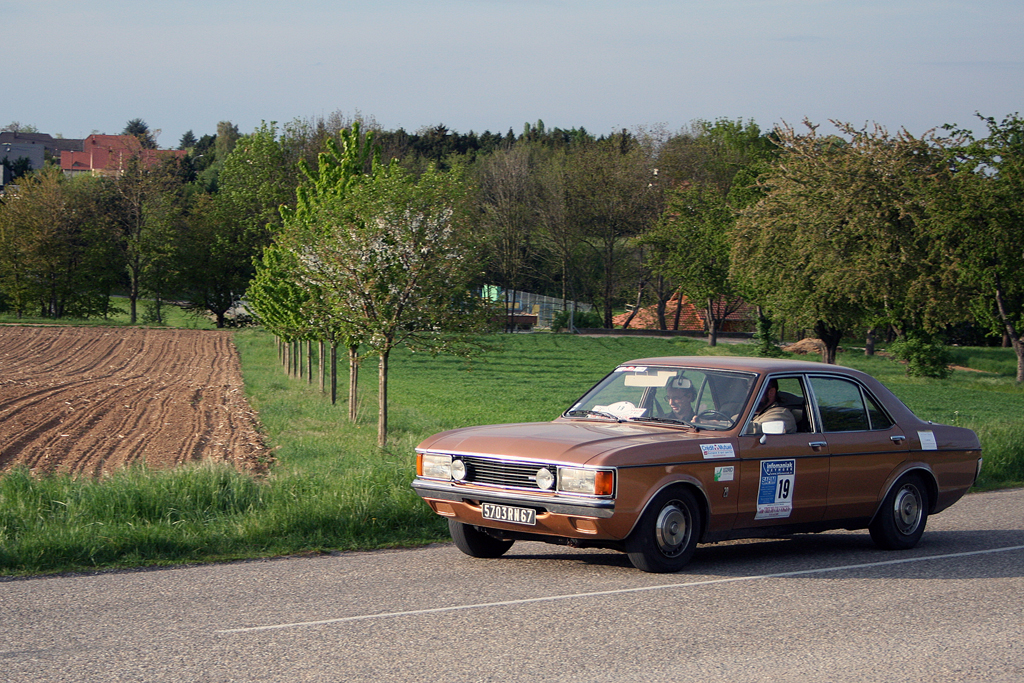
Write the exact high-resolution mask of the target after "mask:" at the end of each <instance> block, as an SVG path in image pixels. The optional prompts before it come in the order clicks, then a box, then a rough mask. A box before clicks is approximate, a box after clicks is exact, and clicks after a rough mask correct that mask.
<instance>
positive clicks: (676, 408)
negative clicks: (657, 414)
mask: <svg viewBox="0 0 1024 683" xmlns="http://www.w3.org/2000/svg"><path fill="white" fill-rule="evenodd" d="M665 398H666V400H667V401H668V406H669V408H670V411H669V413H668V414H667V415H665V417H667V418H671V419H673V420H682V421H684V422H693V401H694V399H695V398H697V392H696V391H694V389H693V384H692V383H691V382H690V380H688V379H686V378H685V377H676V378H675V379H673V380H672V381H671V382H669V385H668V388H667V389H666V390H665Z"/></svg>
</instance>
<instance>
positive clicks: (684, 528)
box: [626, 486, 701, 574]
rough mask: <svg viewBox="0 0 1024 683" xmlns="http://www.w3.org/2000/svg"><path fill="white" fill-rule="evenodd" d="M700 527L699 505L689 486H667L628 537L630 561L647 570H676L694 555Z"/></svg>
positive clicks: (627, 548) (659, 572)
mask: <svg viewBox="0 0 1024 683" xmlns="http://www.w3.org/2000/svg"><path fill="white" fill-rule="evenodd" d="M700 529H701V512H700V507H699V506H698V505H697V500H696V499H695V498H694V496H693V493H692V492H691V491H690V489H688V488H686V487H685V486H673V487H671V488H667V489H665V490H664V491H662V492H661V493H659V494H658V495H656V496H655V497H654V499H653V500H651V502H650V504H648V506H647V509H646V510H644V513H643V515H641V516H640V520H639V521H638V522H637V524H636V528H634V529H633V533H631V534H630V535H629V538H627V539H626V553H627V554H628V555H629V561H630V562H632V563H633V566H634V567H636V568H637V569H639V570H640V571H644V572H652V573H655V574H665V573H671V572H677V571H679V570H680V569H682V568H683V567H685V566H686V565H687V563H688V562H689V561H690V559H691V558H692V557H693V552H694V551H695V550H696V549H697V540H698V538H699V537H700Z"/></svg>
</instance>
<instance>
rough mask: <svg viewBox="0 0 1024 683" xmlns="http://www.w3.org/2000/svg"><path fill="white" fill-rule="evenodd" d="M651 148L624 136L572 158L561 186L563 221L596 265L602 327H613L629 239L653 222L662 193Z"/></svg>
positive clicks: (588, 146)
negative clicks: (588, 251)
mask: <svg viewBox="0 0 1024 683" xmlns="http://www.w3.org/2000/svg"><path fill="white" fill-rule="evenodd" d="M650 151H651V150H650V149H648V148H646V147H645V146H643V145H641V144H640V143H639V142H638V141H637V140H636V139H635V138H633V137H632V136H630V135H629V134H628V133H626V132H625V131H623V132H622V133H619V134H616V135H615V136H613V137H612V138H611V139H609V140H606V141H604V142H602V143H595V144H592V145H587V146H585V147H582V148H580V149H578V150H576V151H575V152H573V154H572V155H571V161H570V163H569V166H568V167H567V168H566V176H565V182H564V190H565V217H566V220H567V221H568V222H569V223H570V225H571V226H572V230H573V232H574V233H575V234H576V235H577V236H578V238H579V239H580V240H581V241H582V242H583V243H584V244H586V245H587V246H588V247H589V248H590V250H591V252H592V254H593V255H594V257H595V258H596V259H597V262H598V263H599V264H600V275H599V280H600V295H599V298H600V300H601V302H602V305H603V308H604V324H605V327H608V328H610V327H612V308H613V306H614V304H615V302H616V300H617V299H618V296H619V291H620V287H621V286H622V284H623V282H624V280H625V277H626V275H627V273H626V266H627V265H628V264H629V263H630V260H629V259H627V258H625V255H626V254H627V253H628V252H629V251H630V250H631V249H632V248H633V246H632V244H631V240H632V239H633V238H634V237H636V236H637V235H639V234H641V233H642V232H643V231H644V230H645V229H646V228H647V227H649V226H650V225H651V223H652V222H653V221H654V220H655V219H656V217H657V215H658V212H659V209H660V200H661V192H660V188H659V187H658V186H657V185H656V181H657V177H656V176H655V174H654V168H653V164H652V156H651V154H650Z"/></svg>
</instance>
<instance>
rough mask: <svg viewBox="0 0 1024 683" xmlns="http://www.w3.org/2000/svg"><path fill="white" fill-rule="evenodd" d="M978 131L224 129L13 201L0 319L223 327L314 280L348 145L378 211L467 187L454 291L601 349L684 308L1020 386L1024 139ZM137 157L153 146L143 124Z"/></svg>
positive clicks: (1, 212)
mask: <svg viewBox="0 0 1024 683" xmlns="http://www.w3.org/2000/svg"><path fill="white" fill-rule="evenodd" d="M982 121H983V123H984V125H985V126H986V128H987V134H986V135H985V136H984V137H978V138H977V139H976V138H975V137H974V136H972V135H970V134H969V133H968V132H967V131H964V130H958V129H955V128H948V129H944V130H943V131H941V132H938V133H936V132H931V133H926V134H924V135H921V136H914V135H912V134H910V133H909V132H907V131H902V130H901V131H899V132H897V133H896V134H890V133H889V132H888V131H886V130H885V129H882V128H880V127H866V128H856V127H853V126H850V125H847V124H843V123H841V122H833V126H834V128H835V131H836V132H834V133H830V134H824V133H822V132H821V131H820V128H819V127H818V126H816V125H813V124H811V123H807V124H806V125H805V126H803V127H801V128H799V129H798V128H795V127H790V126H786V125H782V126H779V127H777V128H776V129H774V130H772V131H768V132H765V131H761V130H760V129H759V128H758V127H757V126H756V125H755V124H754V123H752V122H744V121H730V120H719V121H714V122H708V121H697V122H694V123H693V124H691V125H690V126H688V127H686V128H685V129H683V130H680V131H675V132H669V131H664V130H659V129H638V130H632V131H626V130H621V131H616V132H614V133H611V134H607V135H601V136H595V135H593V134H591V133H589V132H587V131H586V130H584V129H582V128H579V129H575V128H574V129H569V130H565V129H559V128H555V129H549V128H547V127H545V126H544V124H543V122H540V121H538V122H537V123H535V124H526V125H525V126H524V128H523V130H522V131H521V132H519V133H518V134H516V133H515V132H514V131H511V130H510V131H508V132H506V133H490V132H485V133H483V134H476V133H473V132H470V133H468V134H460V133H458V132H455V131H452V130H449V129H448V128H447V127H445V126H444V125H436V126H430V127H425V128H423V129H421V130H419V131H417V132H415V133H409V132H406V131H404V130H401V129H399V130H396V131H388V130H384V129H382V128H381V127H380V126H379V125H377V124H376V123H375V122H374V121H373V120H372V119H371V120H367V119H365V118H363V117H360V122H361V124H362V125H361V127H357V128H353V127H351V124H352V123H353V122H352V120H351V119H347V118H346V117H344V116H341V115H337V114H336V115H332V116H330V117H327V118H318V119H311V120H297V121H293V122H291V123H289V124H286V125H284V126H282V127H281V128H278V127H277V126H276V125H274V124H264V125H262V126H260V127H259V128H258V129H257V130H255V131H253V132H252V133H250V134H247V135H241V134H240V133H239V131H238V129H237V127H235V126H233V125H232V124H230V123H228V122H224V123H222V124H220V125H219V126H218V130H217V132H216V134H213V135H204V136H202V137H200V138H197V137H196V136H195V135H194V134H193V133H192V132H191V131H189V132H188V133H186V134H185V135H184V136H182V139H181V141H180V147H181V148H183V149H187V150H188V151H189V154H188V155H187V156H186V158H185V159H184V160H183V161H182V162H180V163H176V164H169V165H166V166H163V167H160V168H141V167H139V166H138V165H136V166H129V168H128V169H127V171H126V172H125V173H123V174H121V175H120V176H118V177H112V178H91V177H90V178H73V179H66V178H63V177H62V176H61V175H60V173H59V172H57V171H54V170H52V169H48V170H44V171H42V172H38V173H36V174H34V175H30V176H28V177H26V178H24V179H22V181H21V183H20V189H19V191H18V192H17V193H9V194H8V195H7V196H5V197H4V198H3V200H2V201H3V203H2V206H0V306H3V307H4V308H5V309H7V310H10V311H13V312H15V313H16V314H19V315H28V314H33V315H38V314H42V315H45V316H50V317H60V316H67V315H87V316H102V315H105V314H108V313H109V295H110V294H111V293H112V292H123V293H127V294H128V296H129V301H130V302H131V315H132V318H133V320H134V319H135V317H136V315H140V314H138V313H137V312H136V304H137V302H139V301H142V300H145V301H147V302H150V303H147V304H146V306H147V308H146V311H144V312H143V313H142V314H141V316H142V317H145V318H147V319H153V320H159V318H160V315H161V314H160V307H161V306H162V305H163V304H164V303H165V302H167V301H172V300H173V301H183V302H187V304H188V305H189V306H192V307H193V308H195V309H197V310H202V311H206V312H208V313H209V314H211V315H213V316H214V317H215V318H216V320H217V321H218V324H220V325H223V324H227V323H228V322H229V321H230V316H229V315H228V312H229V311H230V310H231V308H232V306H234V305H236V304H237V303H238V301H239V300H240V298H241V297H242V295H243V293H244V292H245V291H246V289H247V288H248V287H249V285H250V282H252V281H253V277H254V275H255V274H256V270H257V268H256V264H260V263H263V264H264V266H265V267H266V268H267V269H269V270H267V273H272V272H275V271H274V268H281V269H285V270H288V269H293V270H294V269H295V268H300V264H296V263H295V262H294V261H293V260H292V261H290V259H293V257H294V254H292V255H289V253H288V251H287V250H285V249H284V248H283V245H284V242H282V241H281V240H280V239H277V238H279V237H281V236H282V235H286V234H288V233H289V232H294V230H295V225H294V224H296V222H299V223H301V221H302V220H307V219H308V215H307V217H306V218H303V215H304V214H303V212H304V211H312V210H313V208H315V210H316V211H323V210H325V209H324V206H326V205H327V204H329V203H330V202H331V201H335V202H336V201H338V197H340V196H342V194H344V192H341V193H340V194H339V193H338V192H340V191H338V192H336V191H335V190H332V189H329V188H328V186H331V185H332V183H333V184H337V183H339V182H341V181H340V180H339V177H340V176H338V175H337V173H338V172H337V167H338V166H337V165H338V164H343V163H349V164H350V165H351V163H353V161H352V159H350V158H348V157H346V154H347V153H348V152H346V151H345V149H343V146H344V145H348V148H347V149H349V150H352V149H357V148H358V149H361V150H362V151H361V152H360V154H361V156H359V157H358V165H359V168H358V169H355V168H353V167H350V168H348V169H347V170H346V171H345V172H344V173H343V174H342V175H345V174H347V175H345V177H346V178H347V179H348V180H345V181H344V182H345V183H349V181H351V179H352V178H353V177H355V175H360V174H362V175H368V176H370V177H378V176H379V177H380V178H381V180H380V182H381V183H384V184H385V185H386V184H387V183H385V181H384V180H383V179H384V178H385V177H386V178H389V180H388V181H387V182H389V183H391V184H392V185H390V186H388V187H389V188H390V189H388V190H387V192H390V193H391V194H390V195H388V196H392V197H406V198H408V197H410V196H411V195H410V193H413V194H415V192H418V191H420V190H417V189H416V188H417V187H418V185H417V183H418V182H419V180H420V179H421V178H426V180H427V182H428V184H429V183H430V182H434V183H441V182H442V181H441V178H456V177H457V178H458V183H457V185H458V186H459V187H460V188H463V189H462V190H459V192H463V193H464V196H463V195H460V196H459V198H458V200H457V201H455V200H454V199H451V198H452V197H454V194H452V195H451V196H449V199H451V200H452V201H455V203H456V204H457V205H458V207H459V208H458V211H459V215H460V218H459V220H458V221H457V227H458V230H460V231H463V232H464V233H465V234H466V235H467V239H468V238H470V237H471V238H472V240H471V241H472V243H473V245H474V246H473V249H472V260H473V264H472V265H473V267H471V268H466V269H465V270H464V271H460V272H461V273H462V276H463V277H464V278H465V280H466V282H465V283H464V285H465V287H467V288H470V289H471V288H472V287H474V286H477V285H482V284H485V283H489V284H497V285H500V286H501V287H502V288H503V289H504V290H506V291H517V290H518V291H523V290H525V291H533V292H537V293H541V294H549V295H553V296H557V297H562V298H564V299H568V300H582V301H586V302H589V303H592V304H594V305H595V307H596V308H597V309H598V310H599V311H600V313H601V316H602V318H603V320H604V324H605V325H606V326H611V324H612V320H611V318H612V313H613V311H617V310H621V309H622V308H623V307H624V305H625V304H627V303H629V304H634V306H635V307H639V306H646V305H652V306H654V307H655V308H656V310H657V311H658V312H659V321H660V324H661V325H662V327H664V328H671V327H672V326H673V325H674V324H677V323H676V321H675V320H672V319H671V317H670V316H667V315H665V311H666V310H667V306H668V303H669V302H670V301H671V299H672V298H673V297H674V296H676V295H677V294H678V293H680V292H681V293H682V294H683V295H685V296H686V297H688V298H689V299H690V300H691V301H692V302H693V303H694V305H696V306H698V307H699V308H701V309H703V311H704V314H705V318H706V320H707V321H708V330H707V332H708V334H709V339H710V340H711V342H712V343H714V340H715V336H716V333H717V331H718V329H719V327H720V325H721V322H722V321H723V320H724V319H725V317H726V316H727V315H728V314H729V312H730V311H731V310H733V309H735V307H736V306H737V305H738V304H739V302H746V303H748V304H751V305H753V306H756V307H757V311H758V313H759V320H758V330H759V334H760V335H761V336H762V338H764V339H768V340H770V338H771V335H772V330H773V325H774V329H777V328H778V325H779V324H780V323H785V324H786V325H787V326H789V327H790V329H794V328H796V329H801V328H802V329H806V330H813V332H814V334H815V336H817V337H819V338H821V339H822V340H823V341H824V342H825V344H826V353H825V360H828V361H834V358H835V350H836V348H837V346H838V344H839V340H840V339H842V338H843V337H844V336H849V335H851V334H858V335H866V339H868V342H869V343H868V346H869V347H870V340H871V339H872V338H873V336H877V335H885V336H887V337H889V338H890V339H895V340H897V346H898V345H899V343H903V344H904V345H905V348H906V349H908V351H907V352H908V353H910V352H912V351H913V350H914V349H917V351H918V356H919V357H920V356H921V355H922V354H923V355H927V354H928V353H932V352H934V353H938V351H937V349H938V347H937V346H935V344H936V342H937V340H941V339H942V338H943V337H944V336H946V337H948V336H949V335H958V336H957V338H958V339H963V340H967V341H973V342H979V341H985V340H986V339H995V340H999V339H1002V340H1003V341H1004V343H1006V344H1007V345H1012V346H1013V347H1014V348H1015V349H1016V350H1017V354H1018V358H1019V373H1018V379H1019V380H1021V381H1024V347H1022V342H1021V326H1022V324H1024V267H1022V266H1024V264H1022V263H1021V261H1022V260H1024V244H1022V240H1024V230H1022V229H1021V225H1022V224H1021V221H1022V201H1024V200H1022V198H1024V192H1022V187H1021V184H1022V177H1021V175H1022V174H1021V171H1022V159H1024V153H1022V152H1024V143H1022V132H1024V124H1022V121H1021V119H1020V118H1019V117H1018V116H1016V115H1014V116H1009V117H1007V118H1005V119H1003V120H995V119H990V118H985V119H982ZM354 131H355V132H354ZM126 133H129V134H134V135H139V136H141V137H140V139H143V140H148V139H149V133H148V130H147V129H146V127H145V124H144V123H143V122H141V121H138V120H133V121H130V122H129V126H128V127H126ZM353 135H355V136H356V138H357V139H353V138H352V136H353ZM346 136H348V139H347V141H346ZM368 136H369V137H370V140H371V142H367V139H368ZM147 144H148V143H147ZM371 147H372V150H375V151H376V154H374V153H373V151H372V150H371V151H369V152H368V151H367V150H370V148H371ZM375 156H376V158H377V159H378V161H376V162H375V161H374V157H375ZM332 157H333V158H334V162H333V163H334V164H335V165H334V166H332V165H331V164H332V162H329V161H325V160H329V159H330V158H332ZM346 159H347V161H346ZM324 164H326V165H324ZM375 164H376V166H375ZM332 168H334V169H335V170H334V171H332V170H331V169H332ZM374 168H377V169H378V170H379V171H380V173H377V172H375V171H374V170H373V169H374ZM303 169H305V170H303ZM384 169H390V170H389V171H388V172H387V173H385V172H384ZM356 171H358V174H357V173H356ZM331 173H334V175H331ZM325 174H326V175H325ZM328 178H330V180H328ZM360 182H362V181H360ZM445 182H447V181H445ZM318 183H319V189H317V188H318ZM357 184H359V183H357ZM369 186H370V187H374V186H375V185H374V183H370V184H369ZM346 187H349V185H346ZM376 187H377V190H378V191H380V192H384V189H382V186H376ZM423 191H426V190H425V189H424V190H423ZM345 192H347V190H346V191H345ZM359 192H362V193H366V194H367V197H368V196H370V195H372V190H370V189H364V190H359ZM452 192H455V191H454V190H452ZM332 193H334V194H332ZM455 194H458V192H455ZM360 196H362V195H360ZM446 196H447V195H446ZM303 197H305V199H303ZM311 197H312V198H314V199H315V201H313V204H315V205H316V206H315V207H312V206H311V205H310V203H309V202H310V198H311ZM367 197H363V198H361V199H360V200H359V201H360V202H370V199H368V198H367ZM378 199H379V198H378ZM304 201H305V202H306V204H305V206H306V208H305V209H304V208H303V206H304V204H303V202H304ZM380 201H383V200H380ZM446 201H447V200H446ZM353 202H355V200H354V199H353ZM342 204H344V202H342ZM355 205H356V204H353V206H355ZM377 206H378V209H380V208H381V205H380V204H378V205H377ZM281 207H285V209H284V211H283V212H282V210H281ZM335 210H340V209H337V207H335ZM381 210H382V209H381ZM366 211H368V209H367V210H366ZM297 215H298V217H296V216H297ZM364 215H369V214H364ZM361 220H362V219H361ZM289 221H291V222H292V223H293V225H291V226H289ZM396 225H397V223H396ZM307 228H308V226H307ZM321 237H323V236H321ZM378 237H380V236H378ZM275 239H276V240H277V241H276V242H275ZM305 239H307V240H312V235H311V234H306V236H305ZM318 239H320V238H318ZM324 239H327V241H328V242H329V238H324ZM314 242H315V240H313V241H309V242H308V243H310V244H313V243H314ZM323 244H326V242H324V243H323ZM272 245H273V246H272ZM268 247H270V250H269V251H268ZM270 264H273V267H271V265H270ZM306 265H307V267H308V266H309V264H308V263H307V264H306ZM289 272H290V271H289ZM265 277H269V275H267V276H265ZM305 277H306V279H307V281H309V280H311V278H312V275H311V272H306V275H305ZM338 277H340V276H338ZM272 279H273V278H271V280H272ZM328 280H329V278H327V277H326V275H324V274H323V273H321V278H320V280H319V282H318V284H317V285H316V287H312V286H311V287H309V288H307V289H306V290H304V292H303V294H302V296H306V297H309V296H313V297H314V298H316V297H328V288H327V284H328ZM271 284H272V283H271ZM293 294H295V293H294V292H293ZM334 295H335V296H336V295H337V292H335V293H334ZM325 300H326V299H325ZM514 303H515V302H513V301H508V302H507V305H508V306H509V307H511V306H513V305H514ZM335 304H337V302H335ZM308 305H309V306H313V304H308ZM363 305H364V306H365V305H367V304H365V303H364V304H363ZM452 305H454V304H452ZM308 310H309V311H314V310H315V309H313V308H309V309H308ZM317 310H319V313H318V314H317V315H314V314H313V313H312V312H310V313H309V314H308V316H307V317H308V318H309V320H307V321H302V320H293V321H291V323H292V324H295V325H298V326H300V327H303V326H305V327H315V328H316V332H315V334H314V332H310V331H309V330H308V329H304V330H301V331H296V332H295V333H294V335H293V336H294V337H295V338H307V337H309V336H310V335H314V336H319V337H320V338H321V339H328V340H331V341H332V342H333V343H342V344H344V345H345V346H346V347H348V348H351V347H353V346H357V345H358V344H359V343H363V344H366V343H367V342H366V341H365V339H362V338H357V337H358V335H357V334H356V332H357V330H353V329H352V327H351V325H349V324H348V323H345V324H342V322H341V321H340V319H339V318H338V310H339V309H338V308H337V306H336V305H335V306H334V307H333V308H332V307H331V306H327V304H325V303H323V302H321V307H320V309H317ZM332 316H333V317H332ZM399 327H400V326H399ZM768 347H770V344H767V345H766V347H765V348H766V349H767V348H768ZM922 350H923V351H922ZM924 369H925V371H928V368H927V363H925V365H924Z"/></svg>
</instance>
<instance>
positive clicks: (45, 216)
mask: <svg viewBox="0 0 1024 683" xmlns="http://www.w3.org/2000/svg"><path fill="white" fill-rule="evenodd" d="M103 190H104V181H103V180H102V179H99V178H92V177H81V178H75V179H72V180H68V179H65V178H64V176H63V175H62V174H61V172H60V169H56V168H51V169H47V170H44V171H42V172H40V173H37V174H33V175H32V176H30V177H28V178H26V179H25V181H24V182H23V183H22V184H21V186H20V187H19V189H18V191H17V192H9V193H8V194H7V195H5V196H4V198H3V202H2V204H0V294H2V295H3V298H4V299H5V301H6V302H7V304H8V306H10V307H11V308H13V309H14V312H15V314H16V315H18V316H19V317H20V316H22V315H25V314H27V313H28V312H29V311H30V310H31V309H32V308H33V307H38V310H39V311H40V314H41V315H43V316H45V317H52V318H61V317H64V316H68V315H73V316H80V317H87V316H90V315H100V314H104V313H106V312H107V311H108V310H109V294H110V290H111V288H112V286H113V284H114V281H115V279H116V275H117V273H118V265H119V264H118V257H117V253H116V251H115V250H114V248H113V242H112V239H111V232H110V229H109V224H108V223H107V219H106V216H107V215H108V213H109V207H108V206H105V205H104V204H103V202H104V192H103Z"/></svg>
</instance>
